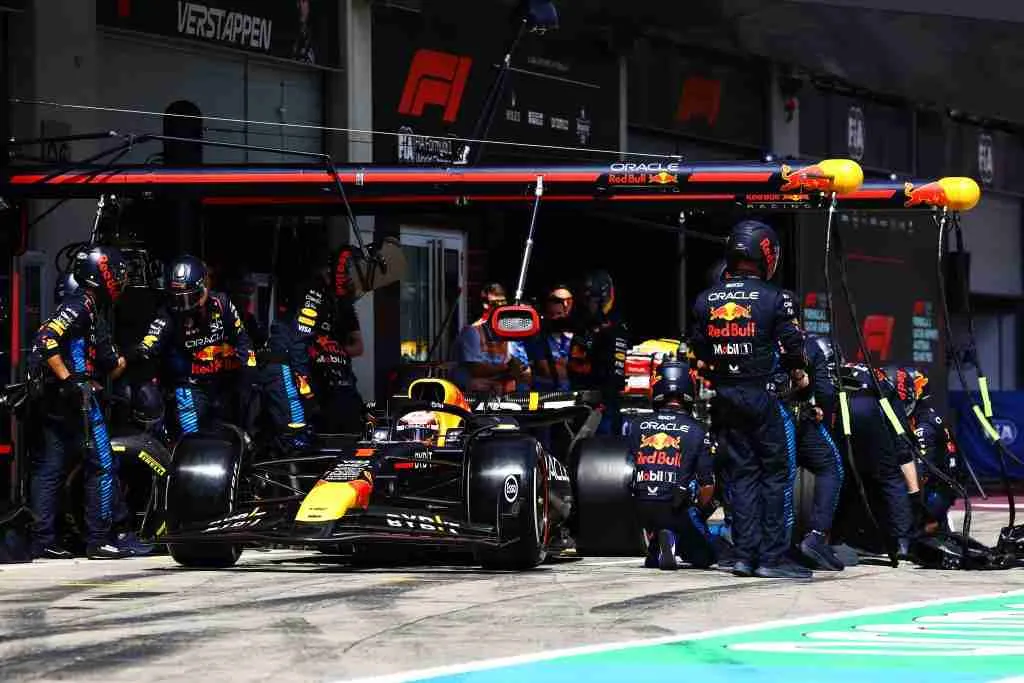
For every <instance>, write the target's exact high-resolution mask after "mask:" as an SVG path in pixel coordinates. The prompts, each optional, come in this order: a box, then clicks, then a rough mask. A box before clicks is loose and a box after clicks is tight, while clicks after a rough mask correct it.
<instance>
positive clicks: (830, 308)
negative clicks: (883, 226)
mask: <svg viewBox="0 0 1024 683" xmlns="http://www.w3.org/2000/svg"><path fill="white" fill-rule="evenodd" d="M836 205H837V199H836V195H835V193H833V194H832V196H831V197H830V199H829V207H828V216H827V217H826V219H825V258H824V272H825V309H826V315H827V317H828V320H829V330H830V331H831V333H832V334H831V336H832V353H833V355H834V356H835V362H834V363H833V367H832V369H831V372H832V381H833V382H834V384H835V387H836V391H837V392H839V395H837V396H836V399H837V402H838V404H839V405H838V406H837V407H838V408H839V410H840V416H839V419H840V421H841V422H842V423H843V444H844V446H845V448H844V449H843V450H844V451H845V456H846V465H847V467H848V468H849V469H850V471H851V474H852V475H853V480H854V482H855V483H856V485H857V493H858V494H859V496H860V499H861V503H862V504H863V505H864V510H865V511H866V512H867V515H868V520H869V521H870V522H871V524H872V526H874V527H875V530H876V531H877V532H878V533H879V535H881V536H882V537H883V538H884V537H885V535H886V534H885V531H884V530H883V529H882V525H881V524H879V522H878V518H877V517H876V516H875V513H874V510H873V509H872V508H871V502H870V500H869V498H868V493H867V489H865V488H864V479H863V477H861V476H860V470H859V469H858V468H857V461H856V458H855V457H854V454H853V438H852V431H853V430H852V428H851V429H850V430H849V431H850V432H851V433H850V434H847V433H846V432H847V429H846V424H847V419H848V418H849V404H848V403H846V401H844V400H843V399H844V398H845V394H846V392H845V391H843V386H842V380H841V379H840V377H839V368H840V367H842V365H843V351H842V348H841V347H840V344H839V336H838V335H839V327H838V321H837V320H836V312H835V306H834V305H833V303H832V292H833V291H834V287H833V285H832V268H831V265H832V233H833V231H834V230H835V229H836V228H835V226H834V225H833V222H834V219H835V215H836ZM847 307H849V308H850V309H851V310H852V308H853V302H852V300H851V299H850V298H849V297H848V296H847ZM888 554H889V561H890V562H891V563H892V564H893V565H894V566H895V565H898V564H899V558H898V557H897V555H896V553H895V552H893V550H892V549H891V548H890V551H889V553H888Z"/></svg>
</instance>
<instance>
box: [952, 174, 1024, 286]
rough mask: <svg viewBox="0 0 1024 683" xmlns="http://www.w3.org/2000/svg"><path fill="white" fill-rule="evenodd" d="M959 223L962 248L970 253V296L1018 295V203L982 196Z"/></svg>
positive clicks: (1019, 208) (1022, 282)
mask: <svg viewBox="0 0 1024 683" xmlns="http://www.w3.org/2000/svg"><path fill="white" fill-rule="evenodd" d="M961 223H962V224H963V232H964V248H965V249H966V250H967V251H969V252H970V253H971V292H972V293H975V294H1003V295H1011V296H1012V295H1019V294H1021V293H1022V284H1024V281H1022V275H1021V207H1020V200H1019V199H1014V198H1010V197H1005V196H1000V195H994V194H987V193H983V194H982V199H981V201H980V202H979V203H978V206H976V207H975V208H974V209H973V210H971V211H968V212H966V213H965V214H963V218H962V219H961Z"/></svg>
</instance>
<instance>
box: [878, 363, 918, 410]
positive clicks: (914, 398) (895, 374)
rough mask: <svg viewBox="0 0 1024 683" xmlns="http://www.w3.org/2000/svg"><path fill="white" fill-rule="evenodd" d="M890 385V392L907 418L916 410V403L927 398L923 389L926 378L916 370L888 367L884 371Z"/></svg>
mask: <svg viewBox="0 0 1024 683" xmlns="http://www.w3.org/2000/svg"><path fill="white" fill-rule="evenodd" d="M884 372H885V374H886V376H887V377H888V379H889V382H890V384H891V385H892V392H893V393H894V394H895V396H896V398H897V399H898V400H899V402H900V404H901V405H902V406H903V410H904V412H906V414H907V415H908V416H909V415H911V414H912V413H913V412H914V410H915V409H916V408H917V403H918V401H920V400H922V399H924V398H927V395H926V393H925V388H926V387H927V385H928V378H927V377H925V375H924V373H922V372H921V371H920V370H918V369H917V368H912V367H897V366H889V367H887V368H885V370H884Z"/></svg>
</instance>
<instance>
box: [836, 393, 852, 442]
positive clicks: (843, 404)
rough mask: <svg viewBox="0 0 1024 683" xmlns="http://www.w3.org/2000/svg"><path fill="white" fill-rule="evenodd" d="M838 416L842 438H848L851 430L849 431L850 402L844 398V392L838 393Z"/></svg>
mask: <svg viewBox="0 0 1024 683" xmlns="http://www.w3.org/2000/svg"><path fill="white" fill-rule="evenodd" d="M839 414H840V416H841V417H842V420H843V436H850V435H851V434H853V430H852V429H850V400H849V399H848V398H847V397H846V392H845V391H840V392H839Z"/></svg>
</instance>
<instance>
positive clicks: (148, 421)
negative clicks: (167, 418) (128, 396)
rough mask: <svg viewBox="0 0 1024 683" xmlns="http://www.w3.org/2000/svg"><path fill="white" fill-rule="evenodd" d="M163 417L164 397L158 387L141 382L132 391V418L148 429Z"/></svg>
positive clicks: (150, 383)
mask: <svg viewBox="0 0 1024 683" xmlns="http://www.w3.org/2000/svg"><path fill="white" fill-rule="evenodd" d="M163 418H164V399H163V396H161V394H160V389H159V387H158V386H157V385H156V384H154V383H152V382H143V383H141V384H139V385H138V386H137V387H135V389H134V391H132V420H134V421H135V423H136V424H138V425H140V426H142V427H143V428H144V429H149V428H151V427H153V426H154V425H156V424H157V423H159V422H160V421H161V420H162V419H163Z"/></svg>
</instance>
